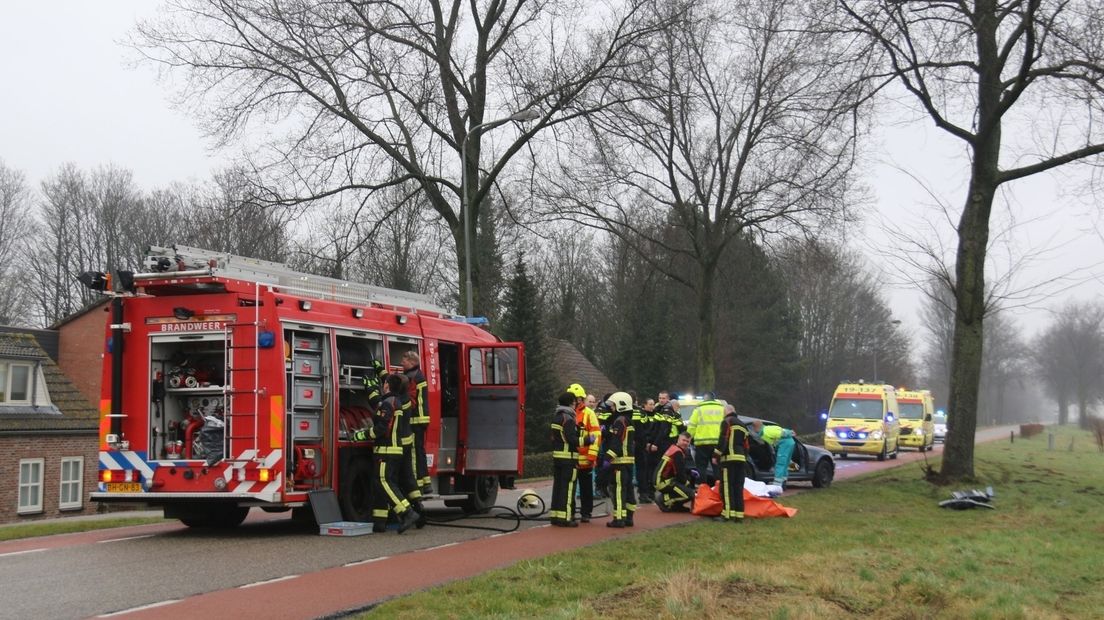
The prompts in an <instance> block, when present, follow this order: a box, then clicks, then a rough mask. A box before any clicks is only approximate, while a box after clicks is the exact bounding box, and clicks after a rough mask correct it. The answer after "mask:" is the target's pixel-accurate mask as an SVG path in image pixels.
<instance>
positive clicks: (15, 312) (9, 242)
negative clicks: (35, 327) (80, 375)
mask: <svg viewBox="0 0 1104 620" xmlns="http://www.w3.org/2000/svg"><path fill="white" fill-rule="evenodd" d="M30 206H31V191H30V187H29V186H28V185H27V181H26V177H24V176H23V173H22V172H20V171H18V170H15V169H13V168H9V167H7V165H6V164H5V163H4V161H3V160H0V324H5V323H6V324H26V323H27V322H28V321H27V316H26V311H27V308H28V305H29V302H30V300H29V299H28V296H27V293H26V291H27V285H26V281H25V275H24V274H22V273H21V271H22V260H21V259H22V258H23V253H24V251H25V244H26V242H27V238H28V237H29V236H30V234H31V231H32V229H33V225H34V222H33V220H32V219H31V216H30Z"/></svg>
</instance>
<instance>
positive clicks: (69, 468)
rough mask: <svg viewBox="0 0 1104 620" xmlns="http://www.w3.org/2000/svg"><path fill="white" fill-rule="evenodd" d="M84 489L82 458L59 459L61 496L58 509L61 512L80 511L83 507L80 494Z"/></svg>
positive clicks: (68, 457)
mask: <svg viewBox="0 0 1104 620" xmlns="http://www.w3.org/2000/svg"><path fill="white" fill-rule="evenodd" d="M83 489H84V457H83V456H67V457H65V458H63V459H61V492H60V493H61V494H60V496H59V497H58V508H60V509H61V510H80V508H81V506H82V505H83V501H82V500H81V493H82V491H83Z"/></svg>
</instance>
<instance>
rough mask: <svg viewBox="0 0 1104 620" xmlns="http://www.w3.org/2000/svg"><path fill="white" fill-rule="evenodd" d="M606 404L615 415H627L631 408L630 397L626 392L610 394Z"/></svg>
mask: <svg viewBox="0 0 1104 620" xmlns="http://www.w3.org/2000/svg"><path fill="white" fill-rule="evenodd" d="M606 402H607V403H609V405H610V408H611V409H613V410H614V411H616V412H617V413H628V412H630V411H632V408H633V403H632V396H629V395H628V394H627V393H626V392H614V393H613V394H610V397H609V400H607V401H606Z"/></svg>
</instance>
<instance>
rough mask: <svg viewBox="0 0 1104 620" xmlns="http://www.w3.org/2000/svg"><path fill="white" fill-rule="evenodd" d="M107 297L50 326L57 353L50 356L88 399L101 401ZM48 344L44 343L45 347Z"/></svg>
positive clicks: (91, 401)
mask: <svg viewBox="0 0 1104 620" xmlns="http://www.w3.org/2000/svg"><path fill="white" fill-rule="evenodd" d="M109 309H110V307H109V306H108V302H107V299H106V298H105V299H104V300H103V301H100V302H99V303H95V304H92V305H91V306H89V307H87V308H85V309H84V310H81V311H80V312H77V313H75V314H71V315H69V316H67V317H65V318H64V319H62V320H61V321H58V322H57V323H55V324H53V325H51V326H50V330H49V331H52V332H53V333H55V334H56V336H55V339H56V342H57V344H56V345H55V346H56V348H57V353H56V355H54V354H53V352H51V351H49V349H47V352H48V353H51V357H53V358H54V361H56V362H57V364H58V366H60V367H61V371H62V372H64V373H65V376H66V377H68V378H69V380H70V381H72V382H73V385H75V386H76V388H77V389H78V390H80V392H81V394H84V397H85V398H86V399H88V402H90V403H92V404H95V403H98V402H100V398H101V396H100V394H101V392H100V385H101V383H102V382H103V354H104V348H105V346H106V342H107V336H106V335H105V334H106V332H105V331H104V329H105V327H106V326H107V319H108V314H107V313H108V311H109ZM43 348H45V347H43Z"/></svg>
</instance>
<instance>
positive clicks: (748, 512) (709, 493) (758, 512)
mask: <svg viewBox="0 0 1104 620" xmlns="http://www.w3.org/2000/svg"><path fill="white" fill-rule="evenodd" d="M723 507H724V502H723V501H722V500H721V491H720V485H719V484H718V485H716V486H712V487H711V486H709V485H708V484H699V485H698V492H697V494H696V495H695V496H694V508H693V510H691V511H690V513H691V514H696V515H698V516H700V517H717V516H720V514H721V509H722V508H723ZM795 514H797V508H788V507H786V506H783V505H782V504H779V503H778V502H776V501H774V500H773V499H770V498H768V497H757V496H755V495H752V494H751V493H749V492H748V490H747V489H744V516H745V517H755V518H763V517H792V516H794V515H795Z"/></svg>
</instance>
